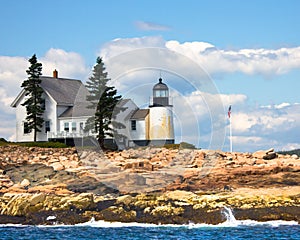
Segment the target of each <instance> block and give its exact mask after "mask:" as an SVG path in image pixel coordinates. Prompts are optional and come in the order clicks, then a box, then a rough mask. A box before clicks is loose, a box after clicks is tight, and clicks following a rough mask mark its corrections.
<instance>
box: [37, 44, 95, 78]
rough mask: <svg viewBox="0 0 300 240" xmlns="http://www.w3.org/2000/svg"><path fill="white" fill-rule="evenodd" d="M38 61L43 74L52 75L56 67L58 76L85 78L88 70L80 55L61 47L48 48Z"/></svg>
mask: <svg viewBox="0 0 300 240" xmlns="http://www.w3.org/2000/svg"><path fill="white" fill-rule="evenodd" d="M39 61H40V62H41V63H42V64H43V75H47V76H52V72H53V71H54V69H56V70H57V71H58V74H59V75H58V76H59V77H62V78H78V79H85V78H86V76H87V75H88V74H89V72H90V69H89V68H87V66H86V65H85V61H84V59H83V57H82V56H81V55H79V54H78V53H75V52H66V51H64V50H62V49H54V48H51V49H49V50H48V51H47V52H46V54H45V56H42V57H41V58H40V59H39Z"/></svg>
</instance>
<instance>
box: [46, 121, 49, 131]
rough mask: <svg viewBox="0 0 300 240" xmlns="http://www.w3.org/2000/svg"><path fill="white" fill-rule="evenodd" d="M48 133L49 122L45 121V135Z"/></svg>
mask: <svg viewBox="0 0 300 240" xmlns="http://www.w3.org/2000/svg"><path fill="white" fill-rule="evenodd" d="M47 132H50V121H45V133H47Z"/></svg>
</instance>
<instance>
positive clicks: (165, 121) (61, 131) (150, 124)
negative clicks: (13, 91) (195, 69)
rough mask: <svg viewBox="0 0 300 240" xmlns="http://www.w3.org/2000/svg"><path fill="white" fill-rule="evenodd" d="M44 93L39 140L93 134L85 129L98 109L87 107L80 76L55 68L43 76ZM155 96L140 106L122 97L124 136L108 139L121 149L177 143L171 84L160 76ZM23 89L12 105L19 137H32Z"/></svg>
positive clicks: (69, 141)
mask: <svg viewBox="0 0 300 240" xmlns="http://www.w3.org/2000/svg"><path fill="white" fill-rule="evenodd" d="M40 79H41V84H40V86H41V87H42V88H43V90H44V93H43V95H42V98H43V106H42V107H43V108H44V114H43V118H44V125H43V128H42V130H41V132H39V133H38V134H37V141H60V142H65V143H67V144H70V145H73V144H74V141H75V140H78V141H79V142H80V141H81V142H82V140H83V139H84V138H88V137H93V136H94V134H93V133H92V132H91V131H90V132H86V131H84V128H85V124H86V121H87V119H88V118H89V117H91V116H93V115H94V112H95V110H93V109H89V108H87V106H88V105H90V103H89V102H87V101H86V96H87V95H88V94H89V92H88V90H87V89H86V88H85V86H84V85H83V84H82V82H81V81H80V80H75V79H66V78H59V77H58V72H57V71H56V70H55V71H54V72H53V76H52V77H47V76H40ZM152 94H153V95H152V100H151V104H149V108H148V109H139V108H138V106H137V105H136V104H135V103H134V102H133V101H132V100H131V99H123V100H121V101H120V103H119V104H118V105H119V107H122V108H123V109H124V111H123V112H120V113H119V114H118V115H117V118H116V121H117V122H121V123H123V124H124V125H125V128H123V129H118V134H121V136H122V137H120V136H119V137H117V138H118V139H109V138H108V139H107V141H110V142H111V141H113V142H114V143H116V144H117V145H118V147H119V148H120V149H124V148H127V147H134V146H136V145H138V146H147V145H162V144H164V143H174V126H173V106H172V105H170V97H169V89H168V86H167V85H166V84H165V83H163V82H162V79H161V78H160V79H159V82H158V83H157V84H155V85H154V87H153V89H152ZM25 97H26V96H25V90H24V89H23V90H22V91H21V92H20V93H19V95H18V96H17V97H16V99H15V100H14V101H13V102H12V104H11V107H13V108H15V109H16V141H17V142H29V141H33V133H32V132H30V131H28V128H27V122H26V107H24V106H22V105H21V104H22V103H23V102H24V100H25Z"/></svg>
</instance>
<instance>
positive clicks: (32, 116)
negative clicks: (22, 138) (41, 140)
mask: <svg viewBox="0 0 300 240" xmlns="http://www.w3.org/2000/svg"><path fill="white" fill-rule="evenodd" d="M29 63H30V66H29V69H28V70H26V73H27V75H28V79H26V80H24V82H23V83H22V85H21V87H22V88H24V90H25V96H26V98H25V99H26V100H25V102H24V103H22V106H25V107H26V113H27V116H26V121H27V127H28V130H29V131H32V130H33V136H34V139H33V141H34V142H36V137H37V132H41V128H42V126H43V122H44V119H43V118H42V115H43V113H44V110H43V108H42V103H43V99H42V94H43V89H42V88H41V87H40V84H41V82H42V81H41V79H40V76H41V75H42V64H41V63H39V62H38V61H37V57H36V55H35V54H34V55H33V56H32V57H31V58H30V59H29Z"/></svg>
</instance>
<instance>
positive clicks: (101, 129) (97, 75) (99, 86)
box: [86, 57, 122, 149]
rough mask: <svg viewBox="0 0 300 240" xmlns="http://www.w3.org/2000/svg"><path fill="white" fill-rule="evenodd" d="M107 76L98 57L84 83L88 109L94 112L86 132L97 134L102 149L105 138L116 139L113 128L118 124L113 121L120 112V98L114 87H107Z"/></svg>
mask: <svg viewBox="0 0 300 240" xmlns="http://www.w3.org/2000/svg"><path fill="white" fill-rule="evenodd" d="M107 75H108V74H107V72H105V66H104V63H103V61H102V58H100V57H98V58H97V61H96V65H95V66H94V69H93V74H92V76H91V77H90V78H89V80H88V81H87V82H86V88H87V89H88V90H89V95H88V96H87V101H89V102H90V105H89V106H88V108H91V109H94V110H95V115H94V116H93V117H90V118H89V119H88V120H87V123H86V130H93V131H94V132H95V133H96V134H97V140H98V142H99V145H100V147H101V148H102V149H104V148H105V146H104V139H105V138H106V137H116V130H115V126H116V125H119V124H118V123H116V122H115V121H113V120H114V119H115V117H116V114H118V113H119V112H120V111H122V109H121V108H119V107H118V105H117V104H118V102H119V101H120V100H121V99H122V96H121V95H117V90H116V89H115V87H112V86H107V83H108V81H109V80H110V79H109V78H108V77H107ZM119 128H120V126H119Z"/></svg>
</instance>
